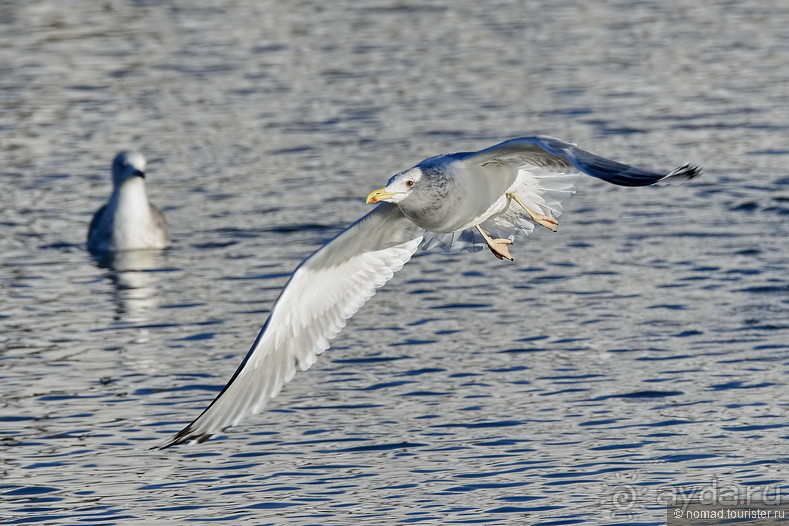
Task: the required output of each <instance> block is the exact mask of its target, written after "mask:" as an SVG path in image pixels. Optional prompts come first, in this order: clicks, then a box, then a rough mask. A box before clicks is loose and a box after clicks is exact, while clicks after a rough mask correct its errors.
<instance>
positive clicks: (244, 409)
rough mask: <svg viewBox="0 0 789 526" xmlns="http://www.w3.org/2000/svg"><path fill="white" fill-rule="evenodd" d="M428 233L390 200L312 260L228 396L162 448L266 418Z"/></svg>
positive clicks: (285, 294)
mask: <svg viewBox="0 0 789 526" xmlns="http://www.w3.org/2000/svg"><path fill="white" fill-rule="evenodd" d="M421 241H422V229H420V228H419V227H417V226H416V225H414V224H413V223H411V221H409V220H408V219H406V218H405V217H404V216H403V214H402V212H400V209H399V208H398V207H397V205H394V204H389V203H383V204H381V205H379V206H378V207H376V208H375V209H374V210H373V211H372V212H370V213H369V214H367V215H366V216H364V217H362V218H361V219H360V220H358V221H357V222H356V223H354V224H353V225H351V226H350V227H348V228H347V229H346V230H344V231H343V232H341V233H340V234H339V235H338V236H337V237H335V238H334V239H333V240H332V241H330V242H329V243H327V244H326V245H324V246H323V247H322V248H321V249H319V250H318V251H317V252H315V253H314V254H313V255H312V256H310V257H309V258H307V259H306V260H305V261H304V262H303V263H302V264H301V265H300V266H299V267H298V268H297V269H296V271H295V272H294V273H293V276H291V278H290V280H289V281H288V283H287V285H285V288H284V289H283V290H282V293H281V294H280V296H279V298H278V299H277V301H276V303H275V304H274V307H273V308H272V309H271V314H270V315H269V318H268V320H267V321H266V323H265V325H264V326H263V329H262V330H261V331H260V334H258V337H257V339H256V340H255V343H254V344H252V348H251V349H250V350H249V352H248V353H247V355H246V357H245V358H244V361H243V362H241V365H240V366H239V367H238V369H237V370H236V372H235V374H234V375H233V377H232V378H231V379H230V381H229V382H228V383H227V385H226V386H225V388H224V389H223V390H222V392H221V393H219V395H218V396H217V397H216V398H215V399H214V401H213V402H212V403H211V405H209V406H208V408H207V409H206V410H205V411H203V413H202V414H201V415H200V416H198V417H197V418H196V419H195V420H194V421H193V422H192V423H191V424H189V425H188V426H186V427H185V428H184V429H183V430H182V431H180V432H179V433H178V434H177V435H175V436H174V437H172V438H171V439H169V440H168V441H166V442H165V443H163V444H161V445H159V446H156V447H159V448H166V447H170V446H174V445H176V444H181V443H183V442H189V441H197V442H203V441H205V440H207V439H208V438H210V437H211V435H213V434H215V433H217V432H219V431H221V430H222V429H224V428H226V427H229V426H234V425H236V424H238V423H239V421H240V420H241V419H242V418H243V417H244V416H246V415H247V414H250V413H259V412H260V411H261V410H262V409H263V407H264V406H265V404H266V402H267V401H268V400H269V399H270V398H273V397H275V396H276V395H277V394H278V393H279V392H280V390H281V389H282V386H283V385H285V384H286V383H287V382H289V381H290V380H291V379H292V378H293V376H294V375H295V374H296V370H297V369H300V370H302V371H304V370H306V369H308V368H309V367H310V366H311V365H312V364H313V363H315V361H316V360H317V357H318V355H319V354H320V353H322V352H323V351H325V350H326V349H328V348H329V342H330V341H331V340H332V339H333V338H334V337H335V336H337V334H339V332H340V331H341V330H342V329H343V327H345V324H346V322H347V320H348V318H350V317H351V316H353V315H354V314H355V313H356V311H358V310H359V308H361V306H362V305H364V303H365V302H367V300H369V299H370V298H371V297H372V296H373V294H375V291H376V289H378V288H379V287H381V286H383V284H384V283H386V282H387V281H389V279H391V277H392V276H393V275H394V273H395V272H397V271H398V270H400V269H401V268H402V267H403V265H404V264H405V263H406V262H407V261H408V260H409V259H411V256H412V255H413V253H414V252H415V251H416V249H417V247H418V246H419V243H420V242H421Z"/></svg>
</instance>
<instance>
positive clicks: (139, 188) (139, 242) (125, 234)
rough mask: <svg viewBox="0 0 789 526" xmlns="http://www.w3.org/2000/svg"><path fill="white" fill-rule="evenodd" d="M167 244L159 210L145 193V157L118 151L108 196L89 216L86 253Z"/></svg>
mask: <svg viewBox="0 0 789 526" xmlns="http://www.w3.org/2000/svg"><path fill="white" fill-rule="evenodd" d="M169 245H170V231H169V230H168V228H167V222H166V221H165V219H164V214H162V212H161V210H159V209H158V208H156V207H155V206H153V205H152V204H151V203H149V202H148V195H147V194H146V193H145V157H143V156H142V154H141V153H138V152H121V153H119V154H118V155H116V156H115V159H114V160H113V161H112V195H110V200H109V202H107V204H105V205H104V206H102V207H101V208H99V210H98V211H97V212H96V213H95V214H94V215H93V220H91V222H90V227H89V228H88V250H90V251H91V252H94V253H107V252H118V251H124V250H140V249H158V248H166V247H167V246H169Z"/></svg>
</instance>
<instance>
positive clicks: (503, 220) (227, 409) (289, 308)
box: [158, 136, 700, 448]
mask: <svg viewBox="0 0 789 526" xmlns="http://www.w3.org/2000/svg"><path fill="white" fill-rule="evenodd" d="M581 173H586V174H588V175H592V176H594V177H597V178H600V179H603V180H605V181H608V182H611V183H614V184H618V185H622V186H646V185H651V184H654V183H659V182H666V181H667V180H669V179H672V180H685V179H692V178H693V177H696V176H697V175H699V174H700V169H699V168H697V167H692V166H688V165H684V166H681V167H679V168H677V169H675V170H673V171H671V172H669V173H668V174H666V173H658V172H651V171H648V170H642V169H639V168H634V167H631V166H628V165H624V164H621V163H617V162H615V161H611V160H609V159H605V158H602V157H599V156H596V155H593V154H591V153H589V152H586V151H584V150H581V149H579V148H577V147H575V146H574V145H572V144H569V143H566V142H564V141H562V140H560V139H555V138H552V137H545V136H539V137H523V138H520V139H513V140H511V141H506V142H504V143H500V144H497V145H495V146H493V147H491V148H487V149H485V150H481V151H479V152H468V153H456V154H448V155H441V156H438V157H432V158H430V159H426V160H425V161H422V162H421V163H419V164H417V165H416V166H415V167H413V168H410V169H408V170H405V171H403V172H400V173H399V174H396V175H394V176H393V177H392V178H391V179H390V180H389V183H388V184H387V186H386V187H384V188H381V189H380V190H376V191H373V192H371V193H370V194H369V195H368V197H367V201H368V203H376V202H379V201H385V202H383V203H381V204H380V205H378V206H377V207H376V208H375V209H373V211H371V212H370V213H368V214H367V215H365V216H364V217H362V218H361V219H359V220H358V221H356V222H355V223H353V224H352V225H351V226H350V227H348V228H347V229H346V230H344V231H343V232H341V233H340V234H339V235H338V236H337V237H335V238H334V239H333V240H332V241H330V242H329V243H327V244H326V245H324V246H323V247H322V248H320V249H319V250H318V251H316V252H315V253H314V254H313V255H312V256H310V257H309V258H307V259H306V260H305V261H304V262H302V264H301V265H299V267H298V268H297V269H296V271H295V272H294V273H293V275H292V276H291V278H290V280H289V281H288V283H287V284H286V285H285V288H284V289H283V291H282V293H281V294H280V296H279V298H278V299H277V301H276V302H275V304H274V306H273V308H272V310H271V314H270V315H269V318H268V320H267V321H266V323H265V324H264V326H263V328H262V329H261V331H260V333H259V334H258V337H257V338H256V339H255V342H254V343H253V344H252V348H251V349H250V350H249V352H248V353H247V355H246V357H245V358H244V360H243V361H242V363H241V365H240V366H239V367H238V369H237V370H236V372H235V374H234V375H233V377H232V378H231V379H230V380H229V381H228V383H227V384H226V385H225V388H224V389H223V390H222V392H221V393H219V395H217V397H216V398H215V399H214V401H213V402H212V403H211V404H210V405H209V406H208V408H207V409H206V410H204V411H203V412H202V413H201V414H200V416H198V417H197V418H196V419H195V420H194V421H192V423H190V424H189V425H188V426H186V427H185V428H184V429H183V430H181V431H180V432H179V433H178V434H176V435H175V436H174V437H172V438H170V439H169V440H167V441H166V442H165V443H164V444H162V445H160V446H158V447H162V448H165V447H170V446H173V445H176V444H180V443H183V442H191V441H195V442H203V441H204V440H207V439H208V438H210V437H211V436H212V435H213V434H215V433H217V432H218V431H221V430H222V429H224V428H226V427H229V426H233V425H236V424H238V423H239V422H240V420H241V419H242V418H243V417H244V416H246V415H247V414H249V413H257V412H259V411H261V410H262V409H263V407H264V406H265V404H266V402H267V401H268V400H269V399H270V398H272V397H274V396H276V395H277V394H278V393H279V391H280V390H281V388H282V386H283V385H284V384H285V383H286V382H288V381H290V380H291V379H292V378H293V376H294V374H295V373H296V370H297V369H301V370H305V369H307V368H308V367H310V366H311V365H312V364H313V363H314V362H315V361H316V359H317V356H318V355H319V354H320V353H322V352H323V351H324V350H326V349H328V348H329V345H330V341H331V340H332V339H333V338H334V337H335V336H336V335H337V334H339V332H340V331H341V330H342V328H343V327H344V326H345V324H346V322H347V320H348V318H350V317H351V316H353V315H354V314H355V313H356V311H357V310H358V309H359V308H360V307H361V306H362V305H363V304H364V303H365V302H366V301H367V300H368V299H370V298H371V297H372V296H373V294H375V291H376V289H378V288H379V287H381V286H382V285H384V283H386V282H387V281H388V280H389V279H391V277H392V276H393V275H394V273H395V272H397V271H398V270H400V268H401V267H402V266H403V265H404V264H405V263H406V262H407V261H408V260H409V259H410V258H411V256H412V255H413V253H414V252H415V251H416V250H417V249H418V248H419V247H420V245H421V246H422V248H423V249H426V248H430V247H432V246H436V245H437V246H440V247H441V248H442V249H444V250H445V251H448V252H458V251H462V250H471V251H476V250H482V249H484V248H485V247H486V245H487V246H488V247H490V248H491V250H493V251H494V254H496V256H497V257H499V258H502V257H509V253H508V252H507V251H506V250H504V251H503V252H502V250H501V249H500V245H502V244H503V245H505V248H506V245H507V244H510V243H511V242H512V240H514V239H515V238H517V237H518V236H523V235H527V234H529V233H530V232H531V231H532V230H533V229H534V224H533V223H532V222H531V221H534V222H537V223H538V224H540V225H542V226H545V227H546V228H549V229H551V230H555V224H556V220H555V218H556V217H558V216H559V214H561V212H562V210H563V208H562V204H561V202H562V200H563V199H565V198H566V197H569V196H570V195H572V194H573V193H574V192H575V187H574V184H575V182H576V180H577V178H578V177H579V174H581ZM485 230H488V231H490V232H492V233H494V234H495V235H497V236H503V237H502V238H501V239H492V238H491V237H490V236H488V235H487V234H486V233H485ZM494 245H497V246H499V249H498V253H497V250H494ZM502 254H504V255H502Z"/></svg>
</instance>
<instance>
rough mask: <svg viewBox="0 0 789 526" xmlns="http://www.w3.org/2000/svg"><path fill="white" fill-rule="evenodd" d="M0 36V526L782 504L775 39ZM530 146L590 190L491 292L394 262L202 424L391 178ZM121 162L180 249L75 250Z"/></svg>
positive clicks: (202, 28)
mask: <svg viewBox="0 0 789 526" xmlns="http://www.w3.org/2000/svg"><path fill="white" fill-rule="evenodd" d="M577 4H578V3H577V2H565V1H544V2H473V1H463V2H448V1H437V0H435V1H431V0H425V1H419V2H414V1H408V0H407V1H402V2H395V1H382V2H374V1H358V2H344V1H337V2H318V1H314V2H313V1H308V0H304V1H296V2H278V1H277V2H275V1H266V2H244V1H236V2H225V3H219V2H216V3H214V2H166V3H159V2H145V1H139V2H123V1H114V0H108V1H106V2H90V1H82V2H76V1H75V2H69V3H68V5H66V4H65V3H60V2H43V1H27V2H2V3H0V152H2V154H1V155H2V157H1V158H2V167H0V184H2V192H0V217H1V218H2V228H1V229H0V254H1V255H0V261H1V262H2V274H0V278H1V280H2V281H0V297H2V307H3V308H2V311H1V312H0V394H1V395H2V396H1V400H2V402H1V407H2V410H0V440H2V442H1V443H2V449H0V451H1V454H2V459H3V468H2V480H1V481H0V519H2V521H4V522H5V523H8V524H26V523H41V524H86V523H87V524H159V523H161V524H165V523H170V524H172V523H189V522H202V521H214V522H218V523H250V524H282V523H294V524H356V523H365V524H367V523H369V524H382V523H383V524H386V523H397V524H405V523H431V524H458V523H484V524H529V523H540V524H574V523H605V522H630V523H635V522H637V523H643V524H661V523H663V522H664V521H665V507H664V505H663V504H664V502H665V501H664V500H661V499H662V498H665V496H666V495H667V494H675V493H677V492H680V491H689V490H692V489H693V488H703V487H710V486H711V485H712V484H716V485H717V487H726V488H729V489H731V490H732V491H742V492H745V491H746V490H750V491H752V492H759V491H763V492H772V493H776V492H778V493H780V492H781V491H783V492H784V493H789V492H787V491H785V488H784V486H785V485H787V478H788V477H787V474H789V464H787V460H789V449H788V448H787V446H788V445H789V442H788V441H787V439H788V438H789V427H788V425H787V401H788V400H789V397H787V364H788V363H789V278H788V277H787V276H788V272H789V245H788V244H787V231H788V230H789V229H788V227H787V218H789V173H787V170H786V166H787V164H788V161H789V147H787V136H789V96H788V95H787V93H789V92H787V86H788V85H789V64H788V63H787V60H786V58H787V56H789V7H787V5H786V3H785V2H783V1H778V0H774V1H763V2H756V1H752V2H749V1H745V2H728V1H722V0H721V1H710V2H695V1H690V0H687V1H682V2H658V1H642V2H608V3H606V2H586V3H583V4H582V5H577ZM537 133H546V134H551V135H556V136H559V137H563V138H566V139H568V140H572V141H574V142H577V143H579V144H580V145H582V146H584V147H586V148H587V149H590V150H593V151H595V152H598V153H600V154H603V155H606V156H609V157H614V158H617V159H621V160H624V161H630V162H636V163H637V164H641V165H645V166H648V167H656V168H662V169H663V168H664V169H669V168H671V167H673V166H675V165H677V164H679V163H682V162H686V161H692V162H697V163H700V164H703V165H704V167H705V170H706V173H705V176H704V177H703V178H701V179H700V180H698V181H694V182H692V183H690V184H686V185H684V186H670V187H662V188H643V189H627V188H619V187H613V186H610V185H606V184H605V183H602V182H600V181H597V180H593V179H591V178H585V179H583V180H581V181H580V184H579V185H578V186H579V191H578V194H577V195H576V196H575V197H574V198H573V199H572V200H570V201H568V202H567V203H566V204H567V206H566V211H565V214H564V215H563V216H562V218H561V221H560V229H559V233H557V234H551V233H550V232H547V231H542V232H535V234H534V235H532V236H531V237H530V238H528V240H527V242H526V243H521V244H520V245H519V246H517V247H514V249H513V253H514V255H515V257H516V262H515V263H512V264H511V263H506V262H499V261H497V260H496V259H495V258H493V257H492V256H491V254H490V253H487V252H480V253H477V254H471V255H468V254H467V255H460V256H446V255H442V254H440V253H432V252H426V253H420V254H418V255H417V257H415V258H414V259H413V260H412V261H411V262H410V263H409V264H408V265H407V266H406V267H405V268H404V269H403V270H402V271H401V272H400V273H398V274H397V276H395V278H394V279H393V280H392V281H391V282H390V283H389V284H388V285H387V286H386V287H385V288H384V289H382V290H381V291H380V292H379V294H378V295H377V296H376V297H375V298H374V299H373V300H372V301H371V302H370V303H369V304H368V305H367V306H366V307H365V308H364V309H363V310H362V311H361V312H360V313H359V314H358V315H357V316H355V317H354V318H353V319H352V320H351V322H350V323H349V325H348V327H347V328H346V330H345V331H344V332H343V333H342V334H341V335H340V337H339V338H338V339H337V340H335V346H334V347H333V348H332V349H331V350H330V351H328V352H327V353H325V354H324V355H323V356H321V358H320V360H319V361H318V363H317V364H316V365H315V366H313V368H312V369H310V370H309V371H308V372H306V373H301V374H299V375H297V377H296V379H295V380H294V381H293V382H291V383H290V384H288V385H287V386H286V388H285V389H284V391H283V392H282V393H281V394H280V396H279V397H278V398H276V399H275V400H274V401H273V402H272V403H271V404H270V405H269V408H268V410H267V411H266V412H265V413H263V414H261V415H256V416H252V417H249V418H247V419H246V420H245V421H244V422H243V424H242V425H241V426H239V427H237V428H234V429H233V430H232V431H230V432H229V433H227V434H226V435H222V436H220V437H219V438H217V439H214V440H211V441H209V442H207V443H205V444H202V445H199V446H192V447H179V448H174V449H171V450H167V451H164V452H158V451H157V452H153V451H149V450H148V448H149V447H150V446H152V445H154V444H156V443H158V442H159V441H160V440H162V439H163V438H165V437H166V436H168V435H169V434H171V433H174V432H175V431H177V430H178V429H180V427H181V426H182V425H184V424H185V423H186V422H188V421H189V420H191V419H192V418H194V417H195V416H196V415H197V413H198V412H199V411H200V410H201V409H202V408H203V407H205V405H206V404H207V403H208V402H209V401H210V399H211V398H213V396H215V395H216V393H217V392H218V390H219V389H220V388H221V387H222V386H223V385H224V383H225V381H226V380H227V379H228V378H229V376H230V374H231V373H232V372H233V371H234V369H235V368H236V366H237V364H238V363H239V362H240V360H241V358H242V356H243V355H244V354H245V353H246V351H247V349H248V347H249V345H250V344H251V342H252V340H253V339H254V337H255V335H256V333H257V331H258V329H259V328H260V326H261V325H262V323H263V321H264V320H265V318H266V315H267V312H268V309H269V308H270V306H271V303H272V302H273V300H274V299H275V298H276V295H277V293H278V291H279V289H280V288H281V286H282V285H283V284H284V282H285V281H286V279H287V277H288V275H289V274H290V272H291V271H292V270H293V268H294V267H295V265H296V264H298V262H299V261H301V259H303V258H304V257H305V256H306V255H308V254H309V253H310V252H311V251H313V250H315V249H316V248H317V247H319V246H320V245H321V244H323V243H324V242H325V241H326V240H328V239H330V238H331V237H332V236H333V235H335V234H336V233H337V232H338V231H339V230H340V229H341V228H343V226H344V225H347V224H348V223H350V222H351V221H353V220H354V219H356V218H357V217H359V216H360V215H362V214H363V213H364V212H365V211H366V210H367V208H366V206H365V205H364V199H363V198H364V196H365V195H366V194H367V192H369V191H370V190H372V189H374V188H378V187H380V186H381V185H382V184H383V183H384V182H385V181H386V179H387V178H388V177H389V176H390V175H391V174H393V173H395V172H397V171H399V170H402V169H404V168H407V167H409V166H411V165H413V164H414V163H416V162H418V161H420V160H421V159H423V158H426V157H429V156H432V155H435V154H437V153H441V152H445V151H462V150H476V149H480V148H483V147H486V146H489V145H491V144H494V143H496V142H498V141H501V140H504V139H507V138H511V137H516V136H520V135H533V134H537ZM125 148H137V149H139V150H141V151H142V152H143V153H144V154H145V155H146V156H147V157H148V159H149V165H148V188H149V193H150V195H151V198H152V200H153V201H154V202H155V203H157V204H158V205H159V206H160V207H161V208H163V209H164V211H165V213H166V214H167V216H168V219H169V222H170V225H171V228H172V230H173V234H174V246H173V247H172V248H171V249H170V250H168V251H166V252H164V253H163V254H148V255H147V257H143V256H141V257H138V258H130V259H129V260H125V261H122V262H120V264H116V265H114V266H109V265H107V263H106V262H101V261H95V260H94V259H92V258H91V257H90V256H89V255H88V254H87V253H86V251H85V250H84V239H85V234H86V230H87V225H88V222H89V220H90V217H91V214H92V213H93V211H94V210H95V209H96V208H98V207H99V206H100V205H101V204H102V202H103V200H104V199H106V197H107V195H108V193H109V188H110V181H109V165H110V161H111V159H112V156H113V155H114V154H115V153H116V152H117V151H119V150H121V149H125Z"/></svg>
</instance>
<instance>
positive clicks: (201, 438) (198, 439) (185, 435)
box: [150, 426, 214, 450]
mask: <svg viewBox="0 0 789 526" xmlns="http://www.w3.org/2000/svg"><path fill="white" fill-rule="evenodd" d="M212 436H214V434H213V433H200V434H197V433H195V432H194V430H193V429H192V427H191V426H188V427H186V428H184V429H182V430H181V431H179V432H178V433H177V434H176V435H175V436H173V437H172V438H169V439H167V440H165V441H164V442H162V443H161V444H157V445H155V446H151V448H150V449H152V450H153V449H157V450H164V449H169V448H171V447H173V446H178V445H181V444H185V443H195V444H202V443H203V442H205V441H206V440H208V439H209V438H211V437H212Z"/></svg>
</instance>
